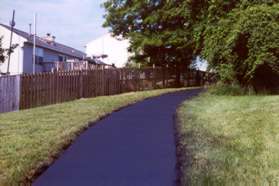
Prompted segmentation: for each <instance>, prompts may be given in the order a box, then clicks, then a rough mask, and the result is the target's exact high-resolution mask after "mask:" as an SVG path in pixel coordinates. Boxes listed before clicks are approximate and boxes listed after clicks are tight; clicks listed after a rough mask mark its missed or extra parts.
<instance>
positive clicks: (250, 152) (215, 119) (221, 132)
mask: <svg viewBox="0 0 279 186" xmlns="http://www.w3.org/2000/svg"><path fill="white" fill-rule="evenodd" d="M232 89H233V88H232ZM232 89H230V90H229V92H230V93H232V92H233V94H232V95H233V96H232V95H229V96H228V95H225V96H224V95H223V96H217V95H216V93H215V95H212V94H210V93H205V94H203V95H202V96H200V97H198V98H196V99H194V100H192V101H190V102H185V103H184V104H183V105H182V106H181V108H180V109H179V110H178V116H179V124H178V126H177V131H178V149H177V150H178V155H179V162H180V166H179V170H180V172H181V175H180V183H181V185H279V155H278V154H279V135H278V134H279V96H264V95H261V96H259V95H254V96H247V95H245V96H235V95H239V93H242V92H239V90H238V88H236V91H235V89H233V91H232ZM218 91H221V93H222V94H223V93H226V91H227V90H218ZM211 93H212V92H211ZM236 93H237V94H236Z"/></svg>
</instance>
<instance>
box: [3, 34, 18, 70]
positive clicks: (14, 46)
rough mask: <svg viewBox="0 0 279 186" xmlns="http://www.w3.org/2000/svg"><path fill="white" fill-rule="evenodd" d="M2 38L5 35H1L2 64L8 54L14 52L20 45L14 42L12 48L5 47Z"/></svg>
mask: <svg viewBox="0 0 279 186" xmlns="http://www.w3.org/2000/svg"><path fill="white" fill-rule="evenodd" d="M2 40H3V36H1V37H0V64H1V63H4V62H5V59H6V58H7V55H9V53H10V54H11V53H13V52H14V49H15V48H16V47H18V44H13V45H12V46H11V49H5V48H3V47H2Z"/></svg>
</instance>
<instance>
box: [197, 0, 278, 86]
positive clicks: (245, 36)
mask: <svg viewBox="0 0 279 186" xmlns="http://www.w3.org/2000/svg"><path fill="white" fill-rule="evenodd" d="M193 2H195V7H196V9H195V10H196V11H195V12H194V14H192V17H193V18H195V20H197V21H196V24H195V25H194V28H193V30H194V32H193V36H194V38H195V42H196V43H195V46H196V50H195V51H196V52H197V54H201V55H202V57H203V58H205V59H206V60H207V61H208V62H209V64H210V67H211V68H212V69H214V70H215V71H217V72H218V74H219V76H220V78H221V80H222V81H223V82H225V83H238V84H240V85H242V86H244V87H247V86H252V87H254V88H255V89H256V90H257V89H277V88H278V83H277V81H278V80H279V55H278V54H279V21H278V18H279V5H278V1H277V0H255V1H250V0H238V1H236V0H232V1H218V0H216V1H213V0H212V1H206V2H205V1H204V2H202V1H200V2H197V1H193Z"/></svg>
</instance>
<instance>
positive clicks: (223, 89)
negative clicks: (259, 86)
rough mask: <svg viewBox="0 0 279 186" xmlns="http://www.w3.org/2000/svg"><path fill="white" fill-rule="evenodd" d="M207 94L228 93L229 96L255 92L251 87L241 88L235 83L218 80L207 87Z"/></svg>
mask: <svg viewBox="0 0 279 186" xmlns="http://www.w3.org/2000/svg"><path fill="white" fill-rule="evenodd" d="M208 92H209V94H213V95H229V96H240V95H247V94H248V95H252V94H255V92H254V90H253V88H243V87H241V86H240V85H238V84H236V83H232V84H224V83H222V82H218V83H217V84H215V85H213V86H211V87H210V88H209V89H208Z"/></svg>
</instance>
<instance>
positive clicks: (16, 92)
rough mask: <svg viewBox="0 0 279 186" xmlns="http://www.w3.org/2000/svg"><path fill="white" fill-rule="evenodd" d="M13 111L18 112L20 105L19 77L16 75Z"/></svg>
mask: <svg viewBox="0 0 279 186" xmlns="http://www.w3.org/2000/svg"><path fill="white" fill-rule="evenodd" d="M15 87H16V88H15V97H16V100H15V110H19V105H20V101H21V100H20V97H21V76H20V75H17V76H16V81H15Z"/></svg>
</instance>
